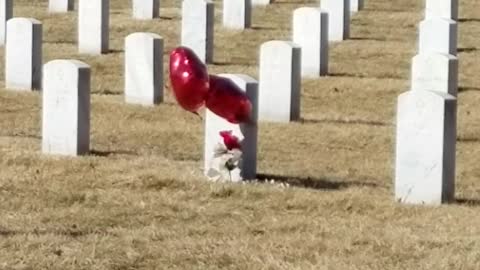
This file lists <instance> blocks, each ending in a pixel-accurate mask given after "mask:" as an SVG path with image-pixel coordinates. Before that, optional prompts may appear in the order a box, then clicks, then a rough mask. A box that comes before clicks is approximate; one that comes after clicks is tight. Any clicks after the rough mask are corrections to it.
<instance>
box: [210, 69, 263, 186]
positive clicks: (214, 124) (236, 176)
mask: <svg viewBox="0 0 480 270" xmlns="http://www.w3.org/2000/svg"><path fill="white" fill-rule="evenodd" d="M219 76H221V77H225V78H228V79H230V80H232V81H233V82H234V83H235V84H236V85H237V86H238V87H239V88H240V89H242V90H243V91H245V92H246V94H247V96H248V97H249V99H250V102H251V103H252V115H251V121H250V123H243V124H232V123H230V122H228V121H227V120H225V119H223V118H221V117H219V116H217V115H216V114H214V113H213V112H211V111H209V110H208V109H207V110H206V113H205V148H204V151H205V152H204V168H205V174H207V173H208V171H209V169H210V165H211V163H212V159H213V156H214V149H215V146H216V145H217V144H218V143H223V139H222V137H221V136H220V135H219V132H220V131H229V130H231V131H232V132H233V135H235V136H237V137H238V138H239V139H240V140H243V141H242V144H241V146H242V152H243V155H242V156H243V162H242V163H241V166H240V168H236V169H234V170H233V171H232V172H231V177H232V181H233V182H239V181H241V180H252V179H255V178H256V175H257V134H258V126H257V119H258V82H257V81H256V80H255V79H253V78H251V77H249V76H247V75H243V74H220V75H219Z"/></svg>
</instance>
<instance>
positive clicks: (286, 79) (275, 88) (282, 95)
mask: <svg viewBox="0 0 480 270" xmlns="http://www.w3.org/2000/svg"><path fill="white" fill-rule="evenodd" d="M259 72H260V76H259V78H260V79H259V101H258V102H259V105H258V106H259V115H258V117H259V120H260V121H270V122H284V123H285V122H290V121H296V120H299V119H300V88H301V48H300V46H299V45H297V44H295V43H293V42H287V41H279V40H274V41H269V42H266V43H263V44H262V46H261V48H260V71H259Z"/></svg>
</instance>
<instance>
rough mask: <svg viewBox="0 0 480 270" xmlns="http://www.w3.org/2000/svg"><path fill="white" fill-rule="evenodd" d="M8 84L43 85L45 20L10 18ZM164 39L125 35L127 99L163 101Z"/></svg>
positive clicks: (17, 87)
mask: <svg viewBox="0 0 480 270" xmlns="http://www.w3.org/2000/svg"><path fill="white" fill-rule="evenodd" d="M7 32H8V35H9V38H8V41H7V45H6V54H5V84H6V88H8V89H13V90H34V89H37V90H38V89H41V87H42V24H41V23H40V22H39V21H37V20H35V19H29V18H13V19H10V20H9V21H8V24H7ZM163 85H164V83H163V39H162V37H160V36H158V35H156V34H151V33H134V34H131V35H129V36H128V37H127V38H126V39H125V99H126V101H127V103H137V104H143V105H153V104H158V103H160V102H162V101H163Z"/></svg>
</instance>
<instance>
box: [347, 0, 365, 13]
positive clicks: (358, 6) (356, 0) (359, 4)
mask: <svg viewBox="0 0 480 270" xmlns="http://www.w3.org/2000/svg"><path fill="white" fill-rule="evenodd" d="M363 1H364V0H350V11H351V12H358V11H360V10H362V9H363Z"/></svg>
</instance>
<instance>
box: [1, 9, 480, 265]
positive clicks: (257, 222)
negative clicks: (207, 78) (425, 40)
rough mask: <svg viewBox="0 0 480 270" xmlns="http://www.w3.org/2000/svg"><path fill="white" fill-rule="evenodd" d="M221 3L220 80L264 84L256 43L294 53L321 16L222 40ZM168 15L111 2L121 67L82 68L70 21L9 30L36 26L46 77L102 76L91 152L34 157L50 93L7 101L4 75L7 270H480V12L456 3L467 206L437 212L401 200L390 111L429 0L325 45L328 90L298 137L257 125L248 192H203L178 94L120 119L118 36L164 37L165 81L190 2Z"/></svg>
mask: <svg viewBox="0 0 480 270" xmlns="http://www.w3.org/2000/svg"><path fill="white" fill-rule="evenodd" d="M397 2H398V3H397ZM215 4H216V21H217V23H216V26H215V27H216V29H215V51H214V60H215V64H214V65H210V66H209V71H210V72H212V73H245V74H248V75H251V76H253V77H255V78H258V75H257V66H258V54H259V46H260V44H261V43H263V42H265V41H268V40H271V39H285V40H288V39H290V37H291V31H290V29H291V16H292V12H293V10H294V9H295V8H298V7H300V6H316V5H317V2H316V1H298V0H278V1H277V2H276V3H275V4H272V5H270V6H267V7H266V8H255V10H254V13H253V29H249V30H246V31H243V32H235V31H227V30H225V29H223V28H222V27H221V16H220V13H221V8H220V7H221V1H215ZM161 5H162V9H161V18H160V19H156V20H153V21H145V22H142V21H135V20H133V19H132V18H131V9H130V1H124V0H111V21H110V22H111V27H110V29H111V37H110V42H111V48H112V51H111V52H110V53H109V54H107V55H103V56H85V55H79V54H77V45H76V13H75V12H70V13H68V14H60V15H58V14H56V15H51V14H48V13H47V1H45V0H42V1H37V0H34V1H31V0H17V1H15V11H14V14H15V16H23V17H34V18H36V19H39V20H40V21H42V22H43V27H44V63H45V62H47V61H49V60H53V59H58V58H74V59H79V60H82V61H85V62H86V63H88V64H90V65H91V66H92V79H93V84H92V92H93V93H92V127H91V128H92V133H91V142H92V143H91V148H92V152H91V154H90V155H88V156H86V157H80V158H59V157H50V156H43V155H41V154H40V145H41V138H40V134H41V130H40V127H41V119H40V115H41V108H40V104H41V95H40V93H39V92H33V93H32V92H27V93H20V92H13V91H7V90H5V89H4V79H3V74H4V65H3V64H2V65H0V78H2V79H1V81H0V269H379V270H383V269H436V270H438V269H472V270H473V269H478V267H479V266H480V215H479V211H480V179H479V178H480V165H479V164H480V108H478V104H479V103H480V76H478V74H480V2H478V1H476V0H461V1H460V20H459V22H460V25H459V30H460V37H459V48H460V50H459V60H460V77H459V87H460V88H459V105H458V106H459V107H458V121H459V122H458V145H457V179H456V183H457V190H456V197H457V201H456V202H455V203H452V204H449V205H445V206H441V207H421V206H415V207H414V206H405V205H400V204H397V203H396V202H394V201H393V179H392V177H393V169H394V168H393V162H394V160H393V158H394V141H395V138H394V132H395V120H394V119H395V109H396V98H397V96H398V95H399V94H400V93H402V92H404V91H407V90H408V87H409V85H410V83H409V79H410V64H411V58H412V57H413V56H414V55H415V53H416V51H417V48H416V47H417V39H418V38H417V37H418V36H417V34H418V31H417V26H418V23H419V22H420V21H421V20H422V18H423V1H418V0H402V1H390V0H366V8H365V9H364V10H362V11H361V12H359V13H357V14H355V15H353V18H352V30H351V32H352V39H350V40H347V41H345V42H341V43H336V44H332V45H331V47H330V48H331V51H330V52H331V58H330V76H328V77H323V78H319V79H315V80H304V81H303V83H302V121H301V122H297V123H291V124H266V123H261V124H260V126H259V132H260V133H259V153H258V157H259V168H258V171H259V175H258V178H259V180H260V181H259V182H258V183H255V184H245V185H243V184H218V183H210V182H207V181H206V180H205V179H204V177H203V175H202V161H201V160H202V155H203V149H202V145H203V132H204V130H203V122H202V120H201V119H200V118H199V117H198V116H195V115H193V114H189V113H186V112H185V111H183V110H181V109H180V108H179V107H178V106H177V105H176V103H175V101H174V99H173V97H172V95H171V92H170V90H169V86H168V83H167V84H166V88H167V89H166V102H165V103H163V104H161V105H159V106H156V107H153V108H148V107H147V108H146V107H141V106H132V105H126V104H125V103H124V100H123V95H122V94H123V42H124V38H125V37H126V36H127V35H128V34H130V33H133V32H140V31H146V32H153V33H157V34H160V35H161V36H162V37H163V38H164V39H165V46H166V47H165V58H164V60H165V65H167V63H168V52H169V51H170V50H171V49H173V48H174V47H175V46H178V45H179V38H180V19H181V18H180V1H173V0H168V1H167V0H165V1H163V0H162V2H161ZM0 60H1V63H3V62H4V51H3V49H2V50H0ZM167 71H168V68H165V72H167ZM166 81H168V80H166ZM271 179H274V180H275V184H273V185H272V184H266V183H265V181H270V180H271ZM279 183H282V184H284V185H280V184H279ZM286 184H288V185H289V187H285V186H286Z"/></svg>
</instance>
